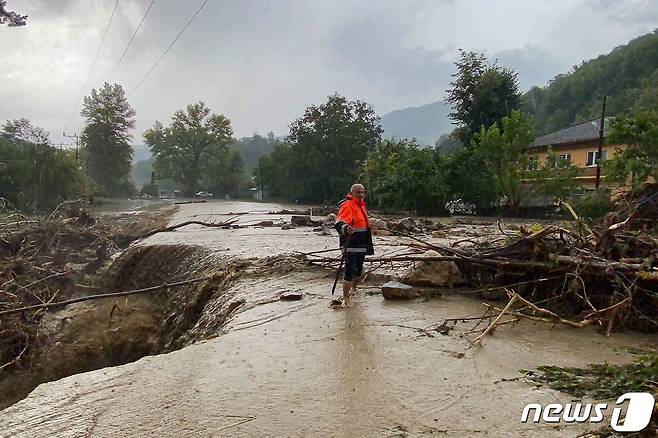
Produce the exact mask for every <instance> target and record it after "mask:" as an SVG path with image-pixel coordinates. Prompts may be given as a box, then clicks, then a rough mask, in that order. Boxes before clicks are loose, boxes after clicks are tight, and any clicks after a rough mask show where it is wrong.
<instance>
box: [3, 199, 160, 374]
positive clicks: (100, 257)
mask: <svg viewBox="0 0 658 438" xmlns="http://www.w3.org/2000/svg"><path fill="white" fill-rule="evenodd" d="M171 213H173V210H171V209H170V210H168V211H167V212H162V211H161V212H158V213H157V214H156V213H149V217H148V218H146V217H141V218H140V219H139V220H137V221H136V220H134V215H125V216H120V217H115V218H112V220H103V219H97V218H94V217H92V216H90V215H89V213H88V212H87V210H86V209H84V208H82V207H81V206H80V204H79V203H72V202H68V203H63V204H60V206H58V207H57V209H55V211H53V212H52V213H51V214H50V215H48V216H47V217H34V218H33V217H30V218H28V217H26V216H24V215H22V214H20V213H17V212H14V213H11V214H8V215H6V216H4V217H2V218H0V331H2V333H3V337H2V342H0V371H2V370H7V369H10V368H11V367H12V366H14V365H15V364H16V363H17V362H18V361H19V360H21V358H28V357H30V355H31V350H32V349H34V347H38V346H40V345H42V344H43V343H44V342H46V340H45V339H41V338H42V337H43V336H42V332H41V331H40V330H39V328H40V324H41V323H42V318H43V315H44V311H35V312H19V313H16V311H17V309H21V308H24V307H28V306H33V305H43V304H48V303H56V302H60V301H64V300H67V299H70V298H72V297H73V296H74V295H84V294H89V293H92V292H97V291H98V289H97V288H96V286H95V285H94V280H95V277H96V274H97V273H99V272H100V270H101V268H103V267H104V266H106V264H107V263H106V262H107V261H108V260H110V257H111V256H112V255H113V254H115V253H116V252H117V251H119V250H120V249H121V248H125V247H127V246H128V245H129V244H130V242H132V241H133V240H135V239H136V238H139V237H142V236H143V235H144V234H145V230H146V229H148V228H151V229H152V228H157V227H158V226H160V225H164V224H165V223H166V221H167V220H168V216H169V214H171Z"/></svg>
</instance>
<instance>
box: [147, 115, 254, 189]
mask: <svg viewBox="0 0 658 438" xmlns="http://www.w3.org/2000/svg"><path fill="white" fill-rule="evenodd" d="M232 135H233V131H232V129H231V122H230V121H229V119H227V118H226V117H225V116H223V115H221V114H214V113H212V112H211V110H210V108H208V107H206V105H205V104H204V103H203V102H198V103H194V104H190V105H187V107H186V108H185V109H184V110H179V111H176V112H175V113H174V116H173V117H172V120H171V124H170V125H169V126H168V127H164V126H162V124H161V123H160V122H157V121H156V122H155V124H154V125H153V128H151V129H149V130H147V131H146V132H145V133H144V139H145V141H146V144H147V145H148V146H149V148H150V149H151V154H152V155H153V157H154V158H155V162H154V168H155V170H156V171H157V172H158V173H159V175H160V176H161V177H165V178H172V179H173V180H174V181H176V182H177V183H179V184H181V185H182V189H183V193H184V194H185V195H186V196H190V195H192V194H194V193H195V192H196V191H197V190H199V189H200V188H201V184H209V185H215V184H216V185H217V186H218V188H219V186H221V185H222V184H223V182H222V181H226V178H228V175H230V174H231V173H232V172H241V171H242V168H240V169H233V168H232V167H231V164H232V163H233V164H235V161H234V158H233V155H232V154H231V153H230V151H229V149H228V145H229V144H230V143H231V142H232V141H233V139H232ZM221 187H222V188H224V187H225V186H221ZM203 188H204V189H206V190H208V189H211V187H203Z"/></svg>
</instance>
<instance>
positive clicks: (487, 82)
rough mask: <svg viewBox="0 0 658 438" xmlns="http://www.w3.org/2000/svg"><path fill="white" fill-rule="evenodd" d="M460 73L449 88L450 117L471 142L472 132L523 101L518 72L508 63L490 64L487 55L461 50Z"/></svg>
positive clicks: (462, 138)
mask: <svg viewBox="0 0 658 438" xmlns="http://www.w3.org/2000/svg"><path fill="white" fill-rule="evenodd" d="M459 54H460V58H459V60H458V61H457V62H456V63H455V65H456V66H457V73H456V74H454V75H453V77H454V78H455V79H454V80H453V81H452V82H451V83H450V88H448V90H446V93H447V98H446V100H447V101H448V102H450V103H451V104H452V106H453V112H452V113H450V118H451V119H452V120H453V121H454V123H455V124H456V125H457V126H458V128H457V133H456V137H457V138H458V139H459V140H460V141H461V142H462V144H469V142H470V140H471V139H472V138H473V136H474V135H475V134H476V133H478V132H479V131H480V129H481V128H482V127H483V126H484V127H485V128H487V127H489V126H491V125H492V124H494V123H499V122H500V120H501V118H502V117H503V116H507V115H509V114H511V112H512V111H513V110H515V109H518V108H519V106H520V104H521V94H520V93H519V86H518V78H517V76H518V75H517V73H516V72H515V71H513V70H512V69H509V68H507V67H501V66H499V65H496V64H493V65H490V64H489V63H488V62H487V59H486V58H485V56H484V55H482V54H479V53H475V52H466V51H464V50H461V49H460V51H459Z"/></svg>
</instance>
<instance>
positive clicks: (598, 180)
mask: <svg viewBox="0 0 658 438" xmlns="http://www.w3.org/2000/svg"><path fill="white" fill-rule="evenodd" d="M607 98H608V96H603V108H602V109H601V121H600V122H599V149H598V152H597V153H596V155H597V156H596V157H594V160H596V185H595V186H594V187H595V188H596V189H597V190H598V188H599V186H600V185H601V156H602V155H603V125H604V124H605V101H606V99H607Z"/></svg>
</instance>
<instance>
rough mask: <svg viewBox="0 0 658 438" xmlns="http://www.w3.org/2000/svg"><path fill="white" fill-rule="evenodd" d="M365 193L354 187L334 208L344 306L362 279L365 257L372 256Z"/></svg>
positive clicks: (360, 187) (356, 186)
mask: <svg viewBox="0 0 658 438" xmlns="http://www.w3.org/2000/svg"><path fill="white" fill-rule="evenodd" d="M365 195H366V190H365V188H364V187H363V185H362V184H354V185H353V186H352V188H351V189H350V193H349V194H348V195H347V196H345V199H342V200H341V201H340V203H339V204H338V215H337V216H336V225H335V227H336V230H337V231H338V234H339V236H340V247H341V248H342V249H343V251H344V257H345V274H344V277H343V305H347V304H348V302H349V298H350V293H351V291H353V290H356V286H357V284H358V283H359V281H360V280H361V277H362V275H363V261H364V259H365V257H366V255H373V254H374V253H375V251H374V248H373V245H372V234H371V232H370V223H369V221H368V212H367V210H366V203H365V201H364V200H363V199H364V198H365Z"/></svg>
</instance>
